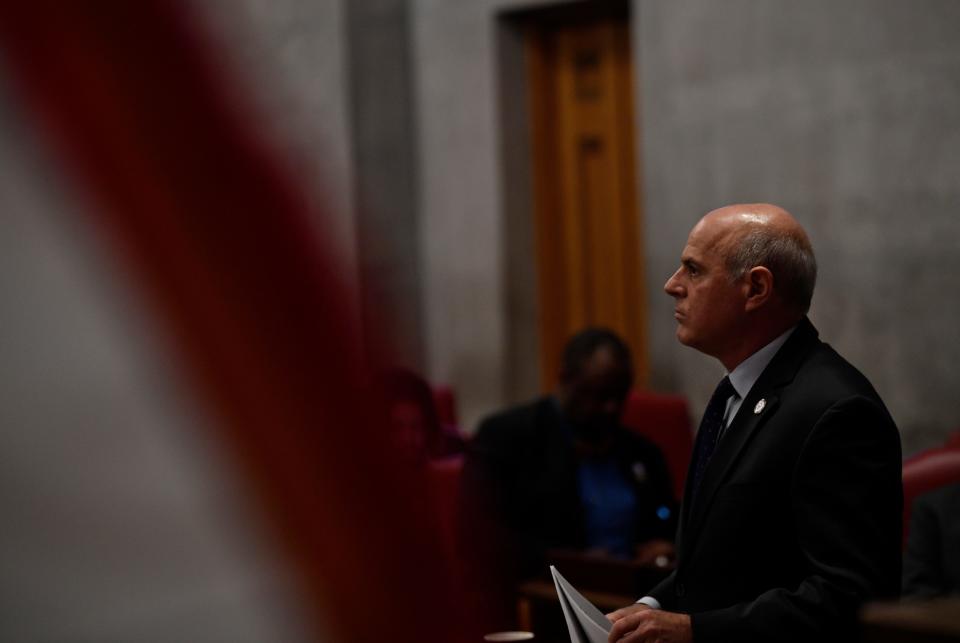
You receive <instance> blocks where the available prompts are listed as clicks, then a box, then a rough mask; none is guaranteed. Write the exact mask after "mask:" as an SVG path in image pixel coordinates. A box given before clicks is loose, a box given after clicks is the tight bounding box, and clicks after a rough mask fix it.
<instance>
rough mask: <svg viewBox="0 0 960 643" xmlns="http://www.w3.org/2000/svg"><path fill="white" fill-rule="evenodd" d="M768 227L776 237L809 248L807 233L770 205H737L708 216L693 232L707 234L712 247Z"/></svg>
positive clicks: (718, 210)
mask: <svg viewBox="0 0 960 643" xmlns="http://www.w3.org/2000/svg"><path fill="white" fill-rule="evenodd" d="M757 227H767V228H769V229H770V230H771V231H774V232H775V233H777V234H782V235H785V236H792V237H797V238H799V239H802V240H803V242H805V244H809V240H808V239H807V233H806V232H805V231H804V229H803V227H802V226H801V225H800V224H799V223H798V222H797V220H796V219H794V218H793V216H792V215H791V214H790V213H789V212H787V211H786V210H784V209H783V208H781V207H779V206H776V205H773V204H771V203H737V204H733V205H727V206H724V207H722V208H717V209H716V210H712V211H710V212H708V213H707V214H706V215H705V216H704V217H703V218H702V219H700V222H699V223H698V224H697V225H696V226H695V228H694V230H696V229H697V228H701V232H706V233H708V236H709V237H710V238H711V239H712V240H713V242H714V243H724V242H730V241H733V240H735V239H737V238H739V237H740V236H741V235H743V234H746V233H747V232H748V231H750V230H751V229H755V228H757Z"/></svg>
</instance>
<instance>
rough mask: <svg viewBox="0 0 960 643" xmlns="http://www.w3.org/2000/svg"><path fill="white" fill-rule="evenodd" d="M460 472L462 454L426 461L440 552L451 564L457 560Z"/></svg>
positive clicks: (461, 471)
mask: <svg viewBox="0 0 960 643" xmlns="http://www.w3.org/2000/svg"><path fill="white" fill-rule="evenodd" d="M462 473H463V456H462V455H456V456H451V457H448V458H442V459H439V460H431V461H430V462H429V463H428V464H427V482H428V484H429V485H430V491H431V500H432V503H433V510H434V515H435V516H436V528H437V530H438V532H439V536H440V544H441V546H442V547H443V554H444V556H445V557H446V560H447V561H449V562H450V564H451V565H455V564H456V560H457V518H458V514H457V512H458V511H459V504H458V499H459V495H460V476H461V474H462Z"/></svg>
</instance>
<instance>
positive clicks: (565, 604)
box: [550, 565, 613, 643]
mask: <svg viewBox="0 0 960 643" xmlns="http://www.w3.org/2000/svg"><path fill="white" fill-rule="evenodd" d="M550 573H551V574H553V584H554V585H556V587H557V596H559V597H560V606H561V607H562V608H563V616H564V618H566V619H567V629H568V630H569V631H570V643H607V636H609V634H610V628H611V627H612V626H613V623H611V622H610V619H608V618H607V617H606V616H604V615H603V612H601V611H600V610H598V609H597V608H596V607H594V606H593V604H592V603H591V602H590V601H588V600H587V599H585V598H584V597H583V595H582V594H581V593H580V592H578V591H577V590H575V589H574V588H573V585H571V584H570V583H568V582H567V579H565V578H564V577H563V576H561V575H560V572H558V571H557V568H556V567H554V566H553V565H551V566H550Z"/></svg>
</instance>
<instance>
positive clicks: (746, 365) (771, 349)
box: [728, 326, 797, 400]
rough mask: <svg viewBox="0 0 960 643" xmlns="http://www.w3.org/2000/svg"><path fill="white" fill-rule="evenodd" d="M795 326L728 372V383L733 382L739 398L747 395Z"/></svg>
mask: <svg viewBox="0 0 960 643" xmlns="http://www.w3.org/2000/svg"><path fill="white" fill-rule="evenodd" d="M796 328H797V327H796V326H793V327H792V328H790V330H788V331H787V332H785V333H783V334H782V335H780V336H779V337H777V338H776V339H774V340H773V341H772V342H770V343H769V344H767V345H766V346H764V347H763V348H761V349H760V350H758V351H757V352H756V353H754V354H753V355H751V356H750V357H748V358H747V359H745V360H743V361H742V362H740V364H738V365H737V367H736V368H735V369H733V372H731V373H729V374H728V377H729V378H730V383H731V384H733V388H734V390H735V391H736V392H737V396H738V397H739V398H740V399H741V400H742V399H744V398H746V397H747V394H748V393H749V392H750V389H752V388H753V385H754V384H756V383H757V380H758V379H760V375H761V374H762V373H763V370H764V369H765V368H767V364H769V363H770V360H772V359H773V356H774V355H776V354H777V351H778V350H780V347H781V346H783V345H784V343H786V341H787V338H788V337H790V333H792V332H793V331H794V330H795V329H796Z"/></svg>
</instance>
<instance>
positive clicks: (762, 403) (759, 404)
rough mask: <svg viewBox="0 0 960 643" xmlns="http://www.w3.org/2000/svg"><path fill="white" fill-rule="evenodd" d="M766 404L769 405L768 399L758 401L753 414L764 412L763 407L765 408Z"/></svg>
mask: <svg viewBox="0 0 960 643" xmlns="http://www.w3.org/2000/svg"><path fill="white" fill-rule="evenodd" d="M766 406H767V401H766V400H760V401H759V402H757V405H756V406H755V407H753V414H754V415H760V413H762V412H763V409H764V408H765V407H766Z"/></svg>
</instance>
